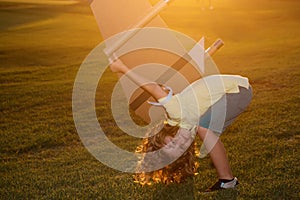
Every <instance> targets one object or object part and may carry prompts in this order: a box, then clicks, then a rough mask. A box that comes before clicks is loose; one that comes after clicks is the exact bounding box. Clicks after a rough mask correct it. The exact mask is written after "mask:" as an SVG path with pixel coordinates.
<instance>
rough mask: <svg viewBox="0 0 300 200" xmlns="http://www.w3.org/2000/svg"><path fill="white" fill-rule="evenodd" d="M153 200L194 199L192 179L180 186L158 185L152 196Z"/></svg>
mask: <svg viewBox="0 0 300 200" xmlns="http://www.w3.org/2000/svg"><path fill="white" fill-rule="evenodd" d="M152 199H153V200H161V199H173V200H176V199H178V200H192V199H195V187H194V180H193V179H192V178H190V179H188V180H186V181H185V182H184V183H180V184H170V185H158V186H157V188H156V190H155V192H154V193H153V196H152Z"/></svg>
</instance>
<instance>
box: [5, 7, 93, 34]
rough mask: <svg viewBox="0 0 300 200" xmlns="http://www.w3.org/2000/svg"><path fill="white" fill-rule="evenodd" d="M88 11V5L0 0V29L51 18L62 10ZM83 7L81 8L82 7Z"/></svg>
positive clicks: (8, 28)
mask: <svg viewBox="0 0 300 200" xmlns="http://www.w3.org/2000/svg"><path fill="white" fill-rule="evenodd" d="M74 8H76V9H75V12H78V13H82V12H84V13H88V12H89V11H88V9H87V8H88V6H87V5H84V4H82V3H78V4H74V5H50V4H34V3H17V2H0V31H5V30H10V29H11V28H15V27H18V26H21V25H23V24H29V23H34V22H38V21H43V20H47V19H52V18H54V17H55V16H57V15H59V14H61V13H62V12H70V11H72V12H74ZM82 8H83V9H82Z"/></svg>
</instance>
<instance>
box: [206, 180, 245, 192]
mask: <svg viewBox="0 0 300 200" xmlns="http://www.w3.org/2000/svg"><path fill="white" fill-rule="evenodd" d="M238 184H239V182H238V180H237V178H236V177H234V178H233V179H232V180H229V181H226V182H225V181H222V180H219V181H218V182H216V183H215V184H214V185H213V186H211V187H210V188H208V189H207V190H205V192H213V191H216V190H223V189H229V188H235V187H236V186H237V185H238Z"/></svg>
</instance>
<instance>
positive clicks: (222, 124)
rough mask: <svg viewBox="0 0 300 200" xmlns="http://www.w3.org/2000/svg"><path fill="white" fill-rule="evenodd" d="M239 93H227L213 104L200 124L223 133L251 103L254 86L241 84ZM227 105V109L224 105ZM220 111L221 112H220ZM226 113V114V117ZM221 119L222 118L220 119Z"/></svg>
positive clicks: (202, 117)
mask: <svg viewBox="0 0 300 200" xmlns="http://www.w3.org/2000/svg"><path fill="white" fill-rule="evenodd" d="M239 90H240V92H239V93H227V94H225V95H224V96H223V97H222V98H221V99H220V100H219V101H217V102H216V103H215V104H214V105H212V106H211V107H210V108H209V109H208V110H207V111H206V112H205V113H204V114H203V115H202V116H201V117H200V120H199V126H201V127H204V128H207V129H210V130H212V131H214V132H215V133H219V134H221V133H222V132H224V131H225V129H226V128H227V127H228V126H229V125H230V124H231V123H232V122H233V121H234V120H235V119H236V118H237V117H238V116H239V115H240V114H241V113H242V112H244V111H245V109H246V108H247V106H248V105H249V104H250V101H251V99H252V88H251V86H250V87H249V89H246V88H244V87H240V86H239ZM225 105H226V109H224V106H225ZM212 110H213V114H212ZM218 111H219V112H218ZM224 114H226V116H225V117H224ZM220 119H221V120H220Z"/></svg>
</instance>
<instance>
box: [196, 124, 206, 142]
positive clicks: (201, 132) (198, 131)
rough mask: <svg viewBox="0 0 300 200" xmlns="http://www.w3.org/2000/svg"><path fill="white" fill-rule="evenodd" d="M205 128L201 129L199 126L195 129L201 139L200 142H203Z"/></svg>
mask: <svg viewBox="0 0 300 200" xmlns="http://www.w3.org/2000/svg"><path fill="white" fill-rule="evenodd" d="M207 130H208V129H207V128H203V127H201V126H198V128H197V134H198V135H199V137H200V138H201V140H204V138H205V136H206V133H207Z"/></svg>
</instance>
